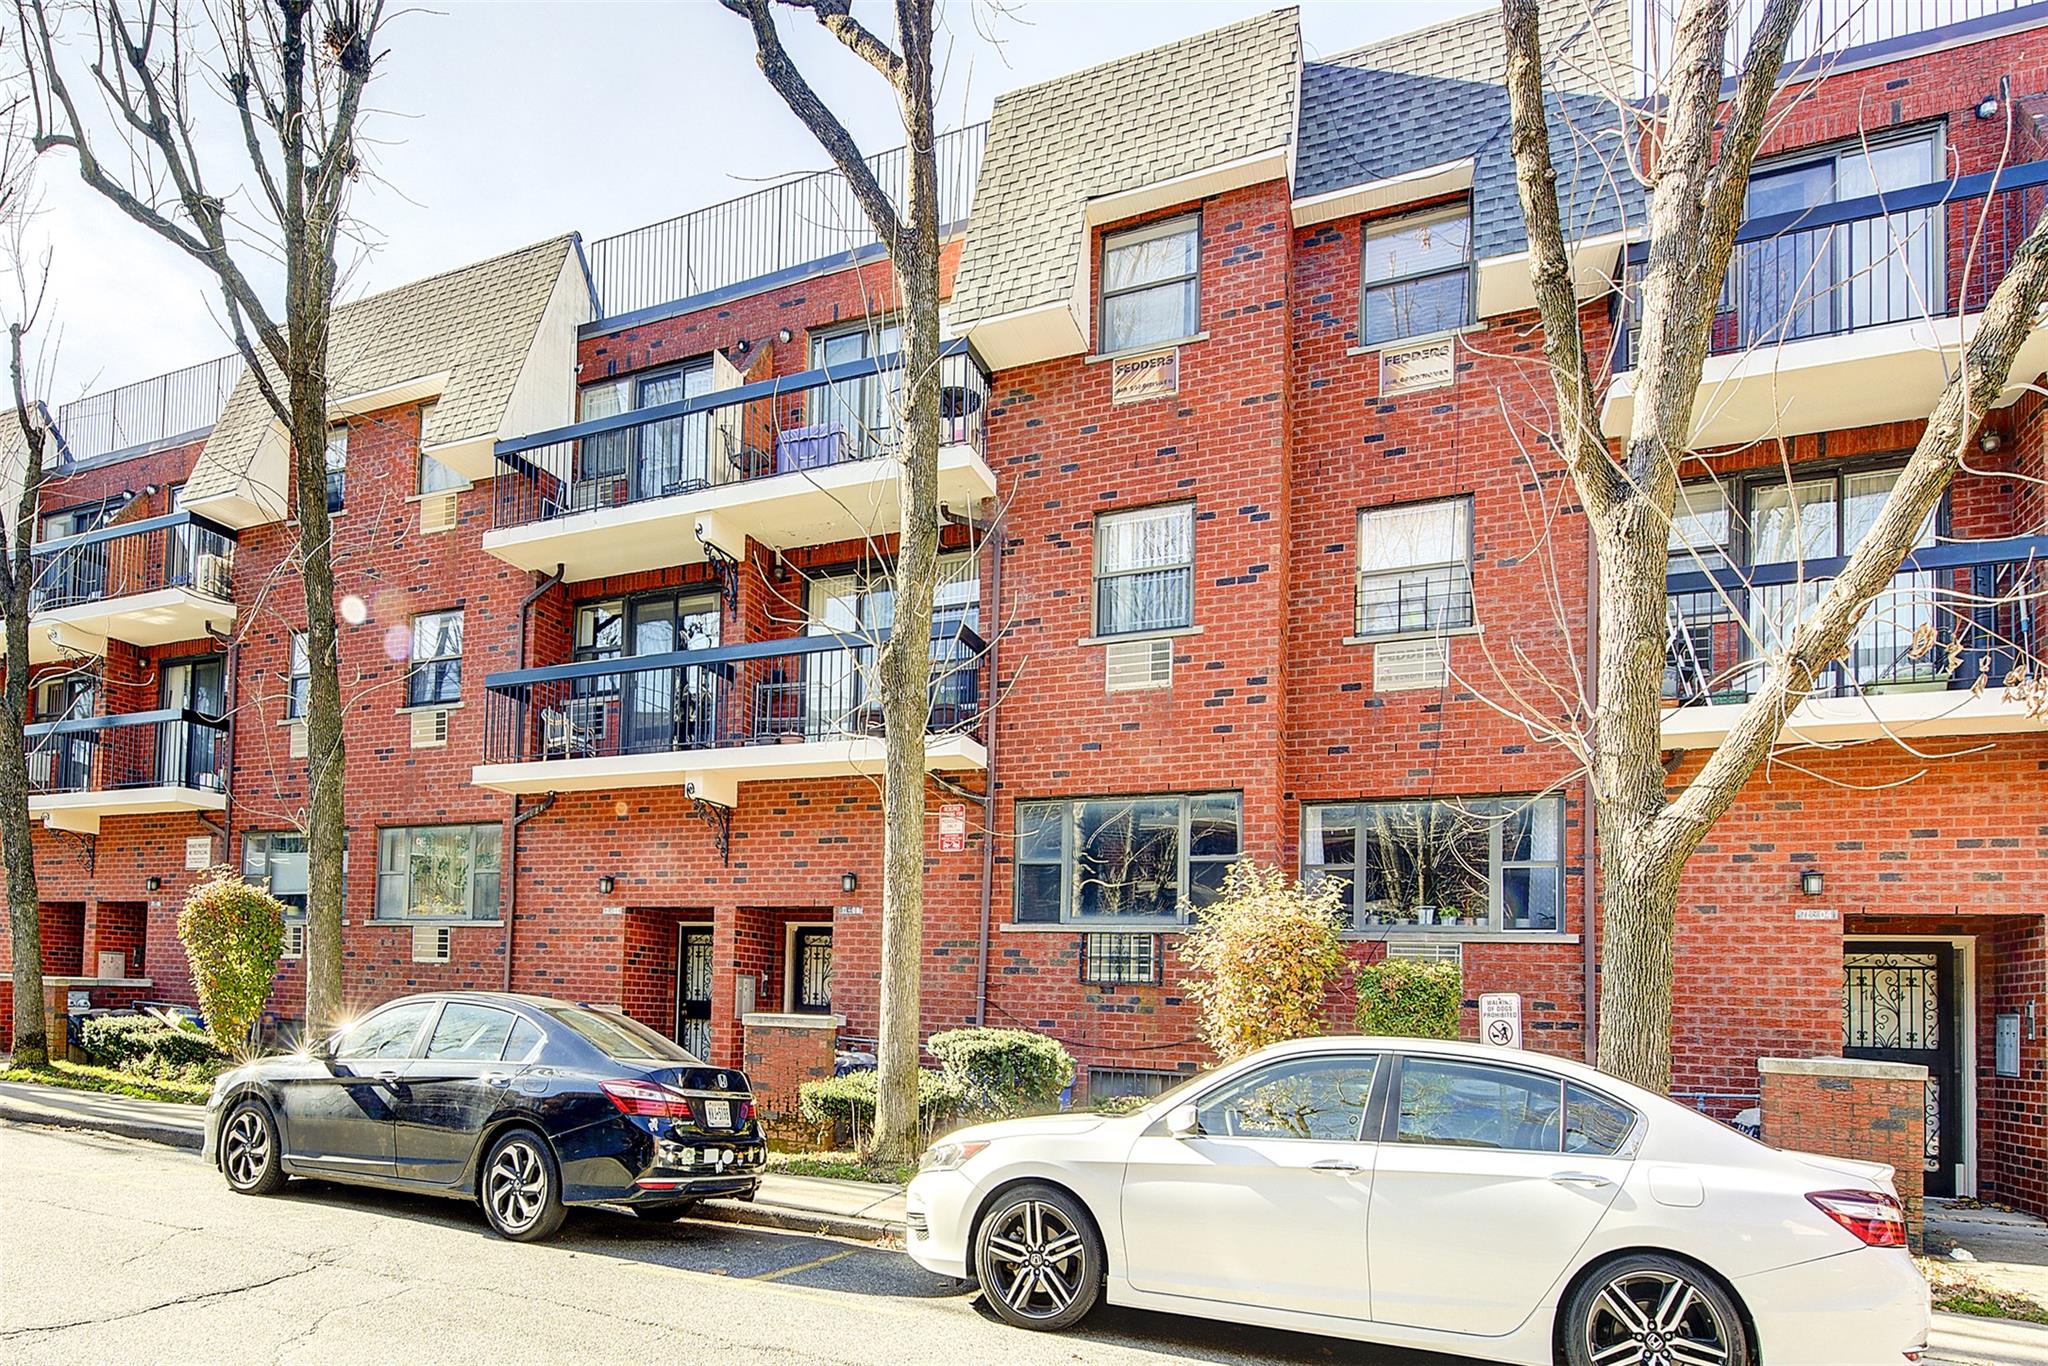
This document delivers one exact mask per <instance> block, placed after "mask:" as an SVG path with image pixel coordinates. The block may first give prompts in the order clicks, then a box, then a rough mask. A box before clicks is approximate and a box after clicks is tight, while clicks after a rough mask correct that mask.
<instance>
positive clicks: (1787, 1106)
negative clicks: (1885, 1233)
mask: <svg viewBox="0 0 2048 1366" xmlns="http://www.w3.org/2000/svg"><path fill="white" fill-rule="evenodd" d="M1756 1066H1757V1071H1758V1073H1759V1074H1761V1076H1762V1078H1763V1085H1762V1089H1763V1140H1764V1142H1766V1143H1768V1144H1770V1145H1771V1146H1772V1147H1774V1148H1792V1149H1797V1150H1799V1151H1802V1152H1811V1153H1819V1154H1822V1155H1823V1156H1826V1157H1847V1158H1853V1159H1855V1160H1857V1161H1860V1162H1883V1163H1886V1164H1888V1165H1889V1166H1891V1167H1892V1169H1893V1171H1894V1175H1893V1178H1892V1179H1893V1181H1894V1182H1896V1183H1897V1185H1898V1188H1899V1199H1900V1201H1901V1203H1903V1204H1904V1205H1905V1207H1906V1240H1907V1242H1908V1243H1910V1244H1911V1246H1912V1248H1913V1251H1915V1252H1918V1251H1919V1250H1920V1241H1921V1230H1922V1228H1923V1226H1924V1224H1925V1204H1924V1198H1923V1197H1924V1187H1925V1182H1926V1175H1927V1169H1926V1164H1927V1069H1926V1068H1924V1067H1921V1066H1919V1065H1917V1064H1915V1063H1903V1062H1872V1061H1869V1060H1868V1059H1864V1058H1759V1059H1757V1064H1756Z"/></svg>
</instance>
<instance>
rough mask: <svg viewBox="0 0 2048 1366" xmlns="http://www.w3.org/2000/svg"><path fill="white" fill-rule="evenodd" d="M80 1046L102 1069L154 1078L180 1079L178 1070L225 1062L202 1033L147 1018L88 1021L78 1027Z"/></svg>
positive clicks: (127, 1017) (103, 1017)
mask: <svg viewBox="0 0 2048 1366" xmlns="http://www.w3.org/2000/svg"><path fill="white" fill-rule="evenodd" d="M78 1046H79V1047H80V1048H82V1049H84V1050H85V1055H86V1056H87V1057H88V1058H91V1059H92V1060H93V1062H94V1063H95V1064H97V1065H98V1066H100V1067H113V1068H118V1069H119V1070H121V1071H124V1072H135V1073H138V1074H140V1075H143V1076H152V1077H154V1076H176V1075H177V1073H176V1069H182V1068H201V1069H203V1068H205V1067H207V1066H208V1065H210V1064H215V1063H218V1062H220V1061H221V1051H220V1050H219V1049H218V1048H216V1047H214V1044H213V1040H211V1039H209V1038H207V1037H206V1035H204V1034H202V1033H200V1032H199V1031H198V1030H196V1029H186V1028H184V1027H182V1026H179V1025H173V1024H165V1023H164V1022H163V1021H161V1020H154V1019H151V1018H149V1017H148V1016H146V1015H105V1016H101V1017H99V1018H97V1019H91V1020H87V1021H85V1022H84V1023H83V1024H81V1025H80V1026H79V1027H78ZM166 1069H170V1070H166Z"/></svg>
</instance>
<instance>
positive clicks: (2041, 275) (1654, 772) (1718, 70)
mask: <svg viewBox="0 0 2048 1366" xmlns="http://www.w3.org/2000/svg"><path fill="white" fill-rule="evenodd" d="M1802 3H1803V0H1767V3H1765V4H1763V5H1762V7H1761V10H1760V12H1759V13H1758V14H1757V22H1756V27H1755V31H1754V33H1753V35H1752V37H1751V39H1750V42H1749V45H1748V51H1747V53H1746V55H1745V57H1744V58H1743V60H1742V62H1741V67H1740V71H1739V73H1737V74H1736V75H1735V77H1734V81H1733V85H1732V89H1724V83H1725V76H1726V71H1725V63H1724V57H1723V54H1724V51H1725V49H1726V47H1727V44H1728V40H1729V32H1730V22H1731V21H1730V14H1729V3H1728V0H1682V3H1681V4H1680V5H1679V6H1678V13H1677V18H1676V25H1675V29H1674V31H1673V35H1672V41H1671V46H1670V58H1669V66H1668V68H1667V70H1666V73H1665V75H1666V79H1665V81H1664V85H1663V89H1662V91H1661V98H1659V99H1658V100H1657V101H1655V102H1654V103H1649V104H1646V105H1642V106H1638V107H1636V108H1635V109H1634V110H1632V111H1631V112H1630V121H1634V122H1636V127H1635V128H1634V129H1633V130H1631V132H1630V134H1629V136H1630V139H1631V146H1632V147H1639V148H1640V156H1641V168H1642V175H1643V177H1644V181H1645V184H1646V186H1647V191H1648V194H1647V215H1646V221H1645V224H1644V226H1643V229H1642V231H1643V235H1644V236H1645V237H1646V238H1647V250H1646V254H1645V256H1644V260H1643V264H1642V268H1641V277H1640V294H1639V296H1638V301H1637V302H1636V303H1635V305H1634V316H1633V318H1632V319H1631V321H1632V323H1633V325H1634V327H1635V328H1636V332H1637V336H1638V338H1639V340H1638V341H1637V342H1636V343H1635V345H1634V346H1633V348H1632V355H1633V365H1634V370H1635V380H1634V391H1633V410H1632V412H1631V415H1630V422H1629V429H1628V432H1627V434H1626V435H1625V436H1624V437H1622V438H1621V440H1620V442H1619V447H1618V449H1617V448H1615V447H1613V446H1611V445H1610V443H1609V441H1608V440H1607V438H1606V437H1605V436H1603V434H1602V430H1601V419H1600V408H1601V395H1602V390H1601V387H1600V382H1599V372H1600V369H1601V366H1600V365H1598V364H1596V358H1595V357H1594V355H1592V354H1591V348H1590V346H1589V343H1588V339H1587V337H1586V334H1585V332H1584V331H1583V329H1582V327H1581V314H1580V302H1579V299H1578V297H1577V295H1576V293H1575V290H1574V285H1573V274H1572V259H1571V255H1570V247H1569V245H1568V243H1567V239H1566V231H1565V227H1564V222H1563V218H1562V216H1561V214H1560V211H1559V196H1558V191H1557V186H1556V181H1557V177H1558V168H1557V166H1556V165H1555V164H1554V158H1553V151H1552V146H1553V144H1552V142H1551V131H1552V130H1551V126H1550V125H1551V112H1550V108H1549V107H1548V106H1547V104H1546V95H1545V90H1544V65H1543V62H1544V54H1543V52H1542V51H1541V48H1540V44H1539V40H1538V0H1502V6H1501V8H1502V20H1503V26H1504V30H1505V34H1506V42H1507V87H1508V98H1509V105H1510V110H1511V118H1512V125H1511V138H1512V149H1513V155H1514V162H1515V170H1516V180H1517V185H1518V188H1519V193H1520V198H1521V205H1522V213H1523V218H1524V221H1525V223H1526V225H1527V229H1528V237H1529V270H1530V275H1531V278H1532V280H1533V281H1534V284H1535V294H1536V301H1537V310H1538V314H1539V318H1540V323H1541V329H1542V336H1543V356H1544V361H1545V364H1546V367H1547V369H1548V372H1549V377H1550V380H1551V387H1552V389H1553V391H1554V395H1555V403H1556V413H1555V421H1556V424H1557V429H1556V431H1555V432H1554V433H1552V434H1551V435H1550V439H1551V440H1552V441H1553V442H1554V444H1555V445H1556V447H1557V449H1558V451H1559V453H1560V454H1561V456H1562V458H1563V461H1564V464H1565V466H1566V467H1567V469H1568V470H1569V471H1570V474H1571V478H1572V481H1573V484H1574V487H1575V489H1576V491H1577V493H1578V496H1579V501H1580V503H1581V505H1582V507H1583V509H1584V512H1585V516H1586V519H1587V522H1588V524H1589V528H1590V539H1591V543H1592V553H1593V555H1594V557H1595V561H1596V571H1597V581H1598V608H1597V629H1598V658H1597V662H1596V665H1595V668H1594V677H1593V679H1592V680H1591V688H1592V697H1591V700H1590V706H1589V711H1588V715H1587V717H1586V719H1585V721H1584V722H1583V724H1582V725H1580V726H1579V727H1578V728H1576V729H1574V730H1572V731H1570V732H1569V733H1565V732H1562V731H1561V732H1559V733H1557V735H1556V737H1555V738H1557V739H1558V740H1559V741H1560V742H1561V743H1564V744H1566V745H1567V746H1569V747H1570V748H1572V749H1573V750H1575V751H1576V752H1577V754H1578V757H1579V758H1580V759H1581V761H1582V762H1583V763H1584V764H1585V767H1586V770H1587V773H1588V775H1589V779H1590V786H1591V790H1592V795H1593V801H1594V804H1595V807H1596V813H1597V816H1598V821H1599V825H1598V828H1599V831H1600V868H1599V871H1600V878H1601V902H1602V919H1601V953H1602V972H1601V987H1600V1015H1599V1023H1600V1033H1599V1038H1600V1047H1599V1061H1600V1066H1601V1067H1602V1068H1603V1069H1604V1070H1606V1071H1609V1072H1612V1073H1614V1074H1615V1075H1617V1076H1621V1077H1624V1078H1627V1079H1628V1080H1631V1081H1634V1082H1637V1083H1639V1084H1641V1085H1644V1086H1649V1087H1654V1088H1658V1089H1666V1088H1668V1087H1669V1084H1670V1077H1671V991H1672V971H1673V962H1672V943H1673V935H1674V927H1675V922H1676V914H1677V906H1678V893H1679V882H1680V878H1681V876H1682V874H1683V872H1684V869H1685V864H1686V861H1687V859H1688V858H1689V857H1690V856H1691V854H1692V853H1693V851H1694V850H1695V849H1696V848H1697V847H1698V846H1699V844H1700V842H1701V840H1702V839H1703V838H1704V837H1705V836H1706V834H1707V832H1708V831H1709V830H1710V829H1712V827H1713V825H1714V823H1715V821H1717V820H1718V819H1719V818H1720V817H1721V816H1722V815H1723V814H1724V813H1725V812H1726V811H1727V810H1728V809H1729V807H1730V806H1731V805H1733V803H1734V802H1735V800H1736V797H1737V795H1738V794H1739V793H1740V791H1741V790H1742V787H1743V785H1744V784H1745V783H1746V782H1747V781H1748V780H1749V778H1750V777H1751V775H1752V774H1753V773H1755V772H1756V770H1757V769H1758V767H1759V765H1760V764H1761V763H1763V762H1764V761H1765V760H1766V759H1767V758H1768V757H1769V756H1770V755H1771V754H1772V752H1773V748H1774V746H1775V745H1777V743H1778V741H1779V735H1780V732H1781V730H1782V729H1783V727H1784V725H1785V721H1786V718H1787V717H1788V716H1789V715H1790V714H1791V712H1792V710H1793V709H1794V708H1795V707H1797V706H1798V705H1799V704H1800V703H1801V702H1803V701H1804V700H1805V699H1806V698H1807V697H1808V696H1809V695H1811V694H1812V693H1813V692H1814V691H1815V690H1816V689H1817V688H1818V687H1819V686H1821V685H1823V684H1824V683H1825V682H1826V680H1827V678H1828V676H1829V674H1830V671H1831V670H1832V669H1833V668H1834V667H1835V665H1836V663H1837V661H1838V660H1839V659H1840V658H1841V657H1842V656H1843V652H1844V650H1845V648H1846V647H1847V645H1848V642H1849V641H1850V638H1851V636H1852V634H1853V633H1854V632H1855V631H1856V630H1857V629H1858V624H1859V622H1861V621H1862V620H1863V618H1864V616H1865V614H1866V612H1867V611H1868V609H1869V606H1870V604H1871V603H1872V602H1873V601H1874V600H1876V599H1877V598H1879V597H1880V596H1881V595H1883V594H1884V593H1885V592H1886V591H1887V589H1889V588H1890V587H1891V584H1892V580H1893V576H1894V575H1895V574H1896V573H1897V572H1898V571H1899V568H1900V565H1901V564H1902V563H1903V562H1904V560H1905V557H1906V556H1907V554H1908V553H1910V552H1911V551H1912V549H1913V548H1914V546H1915V544H1916V541H1917V539H1918V537H1919V534H1920V530H1921V528H1922V527H1923V526H1925V525H1926V523H1927V521H1928V518H1929V515H1930V513H1931V512H1932V511H1933V509H1934V508H1935V505H1936V504H1937V502H1938V501H1939V500H1940V498H1941V496H1942V493H1943V491H1944V490H1945V489H1946V488H1947V486H1948V484H1949V481H1950V479H1951V478H1952V476H1953V475H1954V474H1955V473H1956V471H1957V470H1958V469H1959V468H1960V467H1961V466H1962V464H1963V462H1964V460H1965V458H1966V455H1967V453H1968V452H1969V451H1971V450H1972V449H1973V448H1974V444H1975V438H1976V436H1977V433H1978V429H1979V427H1980V425H1981V424H1982V421H1983V418H1984V415H1985V413H1986V412H1987V411H1989V410H1990V408H1991V407H1992V406H1993V404H1994V403H1995V402H1996V401H1997V400H1998V398H1999V396H2000V393H2001V391H2003V390H2004V388H2005V386H2006V381H2007V378H2008V374H2009V371H2010V370H2011V367H2012V363H2013V358H2014V355H2015V353H2016V352H2017V350H2018V348H2019V346H2020V343H2021V342H2022V341H2023V340H2024V338H2025V337H2026V335H2027V334H2028V332H2029V331H2030V330H2031V329H2032V328H2033V327H2034V325H2035V323H2036V321H2037V319H2038V316H2039V310H2040V307H2041V304H2042V300H2043V298H2044V296H2048V223H2036V224H2035V225H2034V226H2033V228H2032V230H2031V231H2030V232H2029V233H2028V234H2027V236H2026V238H2025V240H2024V241H2023V242H2021V243H2019V244H2018V246H2017V249H2016V250H2014V251H2013V252H2012V254H2011V256H2010V257H2009V259H2008V261H2007V264H2006V270H2005V276H2004V279H2003V280H2002V281H2001V282H2000V283H1999V284H1998V286H1997V288H1996V289H1995V290H1993V291H1991V292H1990V293H1989V297H1988V299H1987V300H1986V302H1985V303H1984V306H1983V310H1982V315H1981V324H1980V326H1979V327H1978V329H1977V331H1976V333H1975V335H1974V336H1973V337H1972V338H1971V340H1970V341H1969V342H1968V344H1967V345H1965V346H1961V347H1960V348H1959V349H1958V350H1957V353H1956V354H1955V355H1954V356H1953V357H1952V358H1951V369H1950V371H1949V373H1950V375H1951V378H1950V381H1949V383H1948V384H1947V386H1946V388H1945V389H1944V390H1943V392H1942V393H1941V396H1940V398H1939V399H1938V401H1937V402H1936V403H1935V404H1934V405H1933V408H1932V410H1931V411H1930V412H1929V414H1928V417H1927V425H1926V429H1925V431H1924V433H1923V434H1922V435H1921V437H1920V439H1919V441H1918V443H1917V444H1916V446H1915V447H1914V449H1913V452H1912V455H1911V457H1910V458H1909V460H1908V462H1907V464H1906V466H1905V468H1904V470H1903V471H1902V472H1901V474H1900V476H1899V478H1898V481H1897V483H1896V484H1895V485H1894V486H1893V488H1892V490H1891V492H1890V494H1889V496H1888V497H1887V498H1886V500H1885V502H1884V506H1883V508H1882V510H1881V511H1880V512H1879V513H1878V514H1877V517H1876V519H1875V522H1874V523H1873V524H1872V525H1871V527H1870V528H1869V530H1868V531H1867V532H1866V533H1865V535H1864V536H1863V538H1862V540H1861V542H1860V543H1859V544H1858V545H1856V546H1855V547H1854V549H1853V551H1852V553H1850V554H1849V556H1848V558H1847V561H1846V563H1845V564H1844V565H1843V566H1842V568H1841V569H1840V571H1839V573H1837V574H1836V575H1835V577H1834V578H1833V580H1832V581H1831V582H1829V583H1828V584H1827V586H1826V587H1825V589H1824V590H1819V591H1817V592H1816V594H1815V601H1814V602H1813V604H1812V605H1811V607H1810V608H1804V605H1803V604H1802V607H1803V612H1802V615H1801V616H1800V617H1799V619H1798V620H1797V621H1796V622H1790V623H1786V624H1785V625H1784V627H1783V629H1782V630H1781V631H1780V632H1779V633H1778V638H1777V639H1776V640H1775V641H1774V642H1772V646H1771V657H1770V659H1769V661H1768V664H1769V667H1768V669H1767V670H1766V671H1765V672H1764V674H1763V676H1762V681H1761V683H1760V684H1759V685H1758V687H1757V689H1756V691H1755V692H1754V694H1753V696H1752V699H1751V701H1750V705H1749V706H1748V707H1747V709H1746V710H1745V711H1744V712H1743V713H1742V715H1741V717H1740V719H1739V720H1738V721H1736V722H1735V724H1734V727H1733V729H1732V730H1731V731H1730V732H1729V734H1728V735H1727V737H1726V738H1725V739H1724V740H1723V741H1722V742H1721V743H1720V744H1719V746H1718V747H1716V748H1715V749H1714V750H1712V751H1711V753H1710V754H1709V755H1708V757H1707V758H1706V759H1705V761H1704V763H1703V765H1702V766H1701V767H1700V769H1699V770H1698V772H1697V773H1695V774H1694V776H1693V777H1692V778H1691V780H1690V781H1689V782H1686V783H1685V784H1684V785H1683V786H1682V787H1681V788H1679V789H1678V790H1677V791H1676V792H1675V793H1669V792H1667V783H1668V781H1669V778H1670V775H1669V772H1668V770H1667V765H1666V762H1665V756H1664V753H1663V748H1664V747H1663V741H1662V736H1661V720H1662V712H1661V707H1660V697H1661V693H1662V682H1663V675H1664V669H1665V662H1666V641H1667V638H1668V635H1669V631H1668V619H1667V604H1666V599H1665V573H1666V569H1667V566H1668V563H1669V550H1668V544H1669V539H1670V534H1671V527H1672V519H1673V506H1674V500H1675V498H1676V495H1677V492H1678V485H1679V474H1680V466H1681V463H1682V462H1683V461H1684V460H1685V459H1687V458H1688V457H1689V456H1690V455H1691V454H1692V441H1693V433H1694V431H1695V417H1696V414H1695V408H1696V399H1697V395H1698V394H1699V391H1700V381H1701V376H1702V372H1703V368H1704V364H1705V361H1706V357H1707V355H1708V352H1709V349H1710V345H1711V342H1712V337H1713V325H1714V320H1715V313H1716V306H1717V300H1718V299H1719V298H1720V297H1721V291H1722V281H1723V279H1724V277H1725V275H1726V272H1727V270H1728V264H1729V260H1730V257H1731V254H1732V252H1733V250H1734V246H1735V240H1736V233H1737V230H1738V229H1739V228H1740V226H1741V223H1742V219H1743V215H1744V204H1745V197H1746V190H1747V186H1748V182H1749V174H1750V167H1751V163H1752V161H1753V159H1754V157H1755V156H1756V153H1757V149H1758V147H1759V145H1760V144H1761V142H1762V141H1763V139H1764V137H1765V135H1766V133H1767V131H1768V129H1769V127H1770V126H1771V122H1772V120H1773V118H1775V117H1776V116H1777V112H1778V111H1779V110H1781V109H1782V108H1783V107H1784V106H1785V104H1786V103H1787V102H1789V101H1794V100H1797V99H1799V98H1801V97H1802V96H1803V94H1804V93H1806V92H1805V91H1803V90H1801V91H1790V92H1781V88H1780V73H1781V71H1782V70H1783V68H1784V64H1785V59H1786V52H1787V46H1788V42H1789V40H1790V38H1791V35H1792V33H1793V31H1794V27H1795V25H1796V24H1797V22H1798V20H1799V18H1800V12H1801V9H1802ZM1937 221H1941V220H1940V219H1937ZM1589 875H1590V870H1589Z"/></svg>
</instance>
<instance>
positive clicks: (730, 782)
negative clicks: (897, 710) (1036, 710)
mask: <svg viewBox="0 0 2048 1366" xmlns="http://www.w3.org/2000/svg"><path fill="white" fill-rule="evenodd" d="M883 757H884V749H883V741H882V737H881V736H879V735H858V736H848V737H846V738H845V739H842V740H806V741H804V742H802V743H801V744H793V745H781V744H772V745H739V746H735V747H733V748H731V749H692V750H678V751H675V752H673V753H660V754H621V755H614V756H608V757H603V758H593V759H543V760H538V761H531V762H527V763H521V764H478V765H477V766H476V767H475V769H474V770H472V772H471V774H470V781H471V782H472V783H474V784H476V786H478V787H488V788H492V789H494V790H496V791H499V792H515V793H529V794H531V793H541V792H601V791H608V790H611V789H614V788H628V787H687V788H689V789H691V792H692V795H694V796H697V797H701V798H703V799H704V800H705V801H707V802H715V803H716V804H718V805H719V806H727V807H730V806H737V805H738V804H739V785H740V784H741V783H754V782H771V781H783V782H787V781H791V780H796V779H804V778H848V777H856V776H865V777H879V776H880V775H881V773H882V764H883ZM924 764H925V767H926V768H927V769H931V770H936V771H940V772H961V771H965V770H973V769H984V768H987V767H988V751H987V750H986V749H984V748H983V747H982V744H981V741H979V740H976V739H973V738H971V737H969V736H965V735H939V736H931V737H929V738H927V739H926V740H925V746H924Z"/></svg>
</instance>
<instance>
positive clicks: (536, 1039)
mask: <svg viewBox="0 0 2048 1366" xmlns="http://www.w3.org/2000/svg"><path fill="white" fill-rule="evenodd" d="M546 1042H547V1035H545V1034H543V1033H541V1032H540V1026H539V1025H537V1024H535V1023H533V1021H531V1020H528V1019H526V1018H524V1017H519V1018H515V1019H514V1020H513V1021H512V1034H511V1037H510V1038H508V1039H506V1040H505V1061H506V1062H539V1061H540V1049H541V1045H542V1044H544V1043H546Z"/></svg>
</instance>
